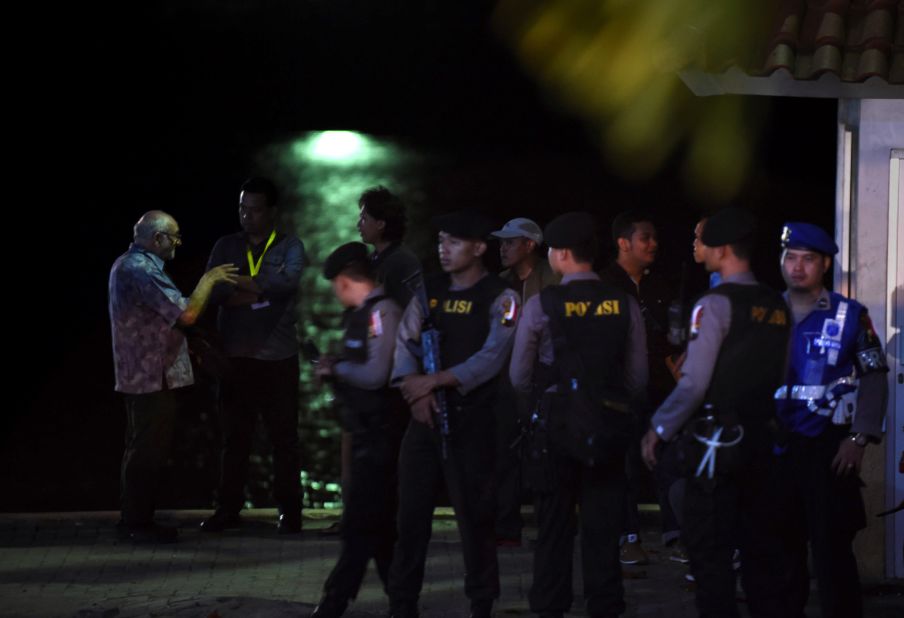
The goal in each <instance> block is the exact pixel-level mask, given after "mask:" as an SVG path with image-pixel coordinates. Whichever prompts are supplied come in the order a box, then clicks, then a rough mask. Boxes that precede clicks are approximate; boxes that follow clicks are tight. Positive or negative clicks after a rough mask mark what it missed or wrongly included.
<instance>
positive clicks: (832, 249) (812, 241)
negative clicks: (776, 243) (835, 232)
mask: <svg viewBox="0 0 904 618" xmlns="http://www.w3.org/2000/svg"><path fill="white" fill-rule="evenodd" d="M782 247H783V248H785V249H809V250H811V251H818V252H819V253H822V254H824V255H835V254H836V253H838V245H836V244H835V241H834V240H833V239H832V237H831V236H829V234H828V232H826V231H825V230H824V229H822V228H821V227H819V226H818V225H813V224H812V223H800V222H797V221H793V222H788V223H786V224H785V227H784V228H783V229H782Z"/></svg>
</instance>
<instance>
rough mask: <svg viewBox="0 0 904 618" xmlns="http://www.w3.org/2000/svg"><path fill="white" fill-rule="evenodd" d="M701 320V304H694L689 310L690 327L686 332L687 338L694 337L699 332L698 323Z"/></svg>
mask: <svg viewBox="0 0 904 618" xmlns="http://www.w3.org/2000/svg"><path fill="white" fill-rule="evenodd" d="M702 321H703V305H694V310H693V311H691V328H690V331H689V332H688V338H689V339H696V338H697V336H698V335H699V334H700V323H701V322H702Z"/></svg>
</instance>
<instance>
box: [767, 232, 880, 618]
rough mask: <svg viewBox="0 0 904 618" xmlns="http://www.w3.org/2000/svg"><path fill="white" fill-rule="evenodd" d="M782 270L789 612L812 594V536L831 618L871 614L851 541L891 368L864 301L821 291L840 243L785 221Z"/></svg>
mask: <svg viewBox="0 0 904 618" xmlns="http://www.w3.org/2000/svg"><path fill="white" fill-rule="evenodd" d="M782 247H783V249H784V251H783V252H782V276H783V277H784V279H785V283H786V284H787V286H788V290H787V292H785V300H787V302H788V305H789V306H790V307H791V313H792V316H793V324H794V329H793V331H792V338H791V358H790V364H789V367H788V376H787V383H786V385H785V386H783V387H781V388H780V389H779V391H778V392H777V393H776V399H777V406H778V417H779V420H780V421H781V423H782V426H783V428H784V429H785V433H786V434H787V438H786V439H785V440H782V441H781V444H780V445H779V447H778V448H777V452H778V462H779V470H780V474H779V476H778V478H779V479H780V480H781V482H782V492H781V498H782V499H781V501H780V503H779V504H778V505H777V507H776V509H777V510H778V511H779V512H780V513H782V515H783V516H784V517H786V520H783V522H782V523H783V526H782V528H781V533H782V538H783V540H784V542H785V543H786V545H785V549H786V551H787V554H786V556H787V558H788V563H787V569H788V572H787V573H786V577H788V578H789V580H790V581H791V585H792V590H791V596H790V607H789V611H788V615H789V616H801V615H803V611H804V606H805V605H806V603H807V596H808V593H809V590H810V581H809V576H808V574H807V541H808V540H809V542H810V547H811V549H812V552H813V568H814V570H815V571H816V581H817V584H818V588H819V604H820V607H821V609H822V615H823V616H824V617H826V618H828V617H834V616H838V617H839V618H840V617H842V616H843V617H844V618H859V616H861V615H862V614H863V608H862V601H861V596H860V579H859V577H858V574H857V561H856V559H855V557H854V553H853V551H852V549H851V543H852V542H853V540H854V536H855V535H856V533H857V531H858V530H860V529H862V528H863V527H864V526H865V525H866V517H865V512H864V507H863V499H862V498H861V496H860V487H861V485H862V483H861V481H860V477H859V472H860V465H861V462H862V461H863V452H864V451H865V450H866V447H867V445H868V444H870V443H877V442H879V439H880V436H881V434H882V420H883V417H884V416H885V408H886V404H887V401H888V383H887V382H886V377H885V373H886V372H887V371H888V366H887V364H886V361H885V354H884V353H883V351H882V345H881V342H880V341H879V338H878V337H877V336H876V332H875V330H873V325H872V323H871V322H870V319H869V315H868V314H867V312H866V307H864V306H863V305H861V304H860V303H858V302H857V301H855V300H852V299H850V298H845V297H844V296H842V295H841V294H836V293H834V292H829V291H828V290H826V289H825V287H823V278H824V277H825V275H826V273H827V272H828V270H829V267H830V266H831V263H832V256H833V255H835V254H836V253H837V252H838V247H837V245H836V244H835V242H834V241H833V240H832V238H831V237H830V236H829V235H828V234H827V233H826V232H825V231H824V230H822V229H821V228H819V227H817V226H815V225H812V224H810V223H787V224H785V227H784V231H783V233H782Z"/></svg>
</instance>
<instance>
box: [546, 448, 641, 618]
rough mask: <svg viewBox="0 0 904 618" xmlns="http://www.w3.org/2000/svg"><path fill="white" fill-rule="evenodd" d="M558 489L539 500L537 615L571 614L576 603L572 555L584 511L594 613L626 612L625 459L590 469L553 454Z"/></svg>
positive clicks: (588, 591)
mask: <svg viewBox="0 0 904 618" xmlns="http://www.w3.org/2000/svg"><path fill="white" fill-rule="evenodd" d="M553 458H554V462H553V465H554V468H555V474H556V476H557V486H556V490H555V491H552V492H549V493H541V494H538V495H537V497H536V505H537V523H538V526H539V533H538V537H537V545H536V549H535V551H534V580H533V584H532V585H531V589H530V593H529V596H528V598H529V601H530V609H531V611H532V612H535V613H541V612H563V613H564V612H567V611H569V610H570V609H571V603H572V596H573V593H572V555H573V553H574V535H575V525H576V519H577V518H576V515H575V508H576V507H579V510H580V533H581V560H582V569H583V573H584V599H585V601H586V604H587V613H588V614H590V615H603V616H608V615H612V616H617V615H618V614H621V613H622V612H624V611H625V602H624V587H623V586H622V570H621V564H620V563H619V560H618V540H619V536H620V535H621V533H622V530H623V525H624V514H625V500H626V491H627V488H626V479H625V470H624V457H619V458H617V460H616V461H612V462H609V463H608V464H599V465H598V466H595V467H593V468H588V467H586V466H584V465H582V464H580V463H578V462H576V461H574V460H572V459H569V458H567V457H565V456H559V455H553Z"/></svg>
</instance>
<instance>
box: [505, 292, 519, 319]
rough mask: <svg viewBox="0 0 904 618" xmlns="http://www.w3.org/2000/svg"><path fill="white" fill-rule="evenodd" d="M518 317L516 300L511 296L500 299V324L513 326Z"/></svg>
mask: <svg viewBox="0 0 904 618" xmlns="http://www.w3.org/2000/svg"><path fill="white" fill-rule="evenodd" d="M517 319H518V302H517V301H516V300H515V299H514V298H512V297H511V296H506V297H505V298H503V299H502V325H503V326H514V324H515V320H517Z"/></svg>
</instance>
